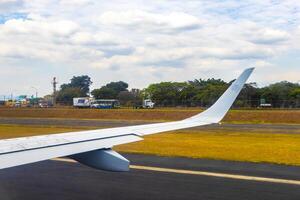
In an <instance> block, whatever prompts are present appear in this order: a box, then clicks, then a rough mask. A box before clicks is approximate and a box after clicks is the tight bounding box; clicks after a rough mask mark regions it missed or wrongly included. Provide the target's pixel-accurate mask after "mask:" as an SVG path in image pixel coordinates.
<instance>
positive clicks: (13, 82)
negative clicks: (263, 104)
mask: <svg viewBox="0 0 300 200" xmlns="http://www.w3.org/2000/svg"><path fill="white" fill-rule="evenodd" d="M0 41H1V42H0V70H1V77H0V95H8V94H13V95H20V94H28V95H30V94H35V92H36V91H37V92H38V94H39V96H43V95H46V94H49V93H51V91H52V87H51V80H52V78H53V77H57V79H58V82H59V84H62V83H66V82H69V80H70V79H71V78H72V77H73V76H78V75H89V76H90V77H91V78H92V81H93V85H92V88H98V87H100V86H102V85H104V84H106V83H108V82H110V81H118V80H123V81H125V82H128V83H129V86H130V87H131V88H144V87H147V86H148V85H149V84H150V83H156V82H161V81H186V80H193V79H199V78H204V79H207V78H212V77H214V78H222V79H223V80H225V81H230V80H232V79H234V78H236V77H237V76H238V74H239V73H240V72H241V71H242V70H243V69H245V68H247V67H255V68H256V69H255V72H254V74H253V76H252V77H251V78H250V80H249V81H250V82H257V84H258V86H260V87H262V86H265V85H268V84H271V83H274V82H278V81H282V80H287V81H291V82H300V45H299V44H300V2H299V0H284V1H281V0H243V1H239V0H184V1H182V0H172V1H171V0H170V1H163V0H157V1H155V0H153V1H142V0H130V1H128V0H127V1H121V0H112V1H102V0H99V1H90V0H0Z"/></svg>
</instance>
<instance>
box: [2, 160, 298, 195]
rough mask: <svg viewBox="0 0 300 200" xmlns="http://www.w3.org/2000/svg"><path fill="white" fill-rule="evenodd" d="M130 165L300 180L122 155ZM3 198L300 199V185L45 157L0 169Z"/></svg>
mask: <svg viewBox="0 0 300 200" xmlns="http://www.w3.org/2000/svg"><path fill="white" fill-rule="evenodd" d="M124 156H125V157H127V158H128V159H130V160H131V163H132V164H134V165H142V166H159V167H165V168H173V169H174V168H175V169H187V170H201V171H208V172H218V173H219V172H222V173H230V174H240V175H247V176H249V175H251V176H259V177H261V176H263V177H269V178H281V179H282V178H283V179H293V180H299V183H300V173H299V172H300V168H299V167H289V166H279V165H270V164H252V163H240V162H229V161H213V160H197V159H188V158H168V157H157V156H145V155H137V154H125V155H124ZM0 195H1V196H0V199H1V200H27V199H28V200H41V199H43V200H48V199H49V200H50V199H51V200H53V199H64V200H65V199H66V200H68V199H70V200H77V199H84V200H100V199H108V200H111V199H116V200H120V199H121V200H122V199H131V200H132V199H137V200H143V199H172V200H177V199H191V200H193V199H195V200H199V199H205V200H207V199H214V200H215V199H222V200H223V199H225V200H226V199H228V200H235V199H238V200H241V199H243V200H247V199H256V200H260V199H261V200H268V199H270V200H277V199H280V200H282V199H285V200H289V199H295V200H299V199H300V185H295V184H284V183H272V182H264V181H253V180H239V179H230V178H223V177H214V176H201V175H190V174H181V173H170V172H157V171H149V170H137V169H131V170H130V172H122V173H118V172H105V171H101V170H95V169H91V168H89V167H86V166H83V165H81V164H79V163H70V162H62V161H51V160H50V161H44V162H39V163H35V164H30V165H26V166H19V167H14V168H10V169H4V170H0Z"/></svg>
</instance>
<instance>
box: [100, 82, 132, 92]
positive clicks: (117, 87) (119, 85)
mask: <svg viewBox="0 0 300 200" xmlns="http://www.w3.org/2000/svg"><path fill="white" fill-rule="evenodd" d="M105 87H107V88H110V89H113V90H114V91H115V92H116V93H117V95H118V94H119V93H120V92H122V91H128V90H127V88H128V83H125V82H123V81H118V82H110V83H108V84H106V85H105Z"/></svg>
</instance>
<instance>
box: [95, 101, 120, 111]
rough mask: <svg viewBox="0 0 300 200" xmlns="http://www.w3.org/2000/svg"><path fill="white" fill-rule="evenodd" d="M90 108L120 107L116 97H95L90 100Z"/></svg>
mask: <svg viewBox="0 0 300 200" xmlns="http://www.w3.org/2000/svg"><path fill="white" fill-rule="evenodd" d="M90 107H91V108H98V109H111V108H118V107H120V102H119V101H118V100H116V99H96V100H93V101H92V102H91V106H90Z"/></svg>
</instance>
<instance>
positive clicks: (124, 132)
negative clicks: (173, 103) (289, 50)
mask: <svg viewBox="0 0 300 200" xmlns="http://www.w3.org/2000/svg"><path fill="white" fill-rule="evenodd" d="M253 69H254V68H249V69H246V70H245V71H244V72H243V73H242V74H241V75H240V76H239V77H238V78H237V79H236V80H235V81H234V82H233V83H232V84H231V86H230V87H229V88H228V89H227V90H226V91H225V92H224V94H223V95H222V96H221V97H220V98H219V99H218V100H217V101H216V103H215V104H214V105H212V106H211V107H210V108H208V109H207V110H205V111H204V112H202V113H199V114H197V115H195V116H193V117H190V118H187V119H184V120H180V121H175V122H165V123H155V124H147V125H135V126H127V127H118V128H108V129H99V130H91V131H79V132H70V133H60V134H52V135H45V136H32V137H23V138H14V139H5V140H0V169H3V168H9V167H13V166H19V165H24V164H28V163H33V162H38V161H42V160H48V159H51V158H56V157H62V156H71V157H76V155H79V156H77V157H80V158H81V160H89V163H91V159H96V158H95V155H96V156H98V157H99V159H100V157H101V156H103V155H104V156H105V159H100V160H101V161H102V160H104V161H105V162H115V161H116V159H119V158H120V155H117V154H116V152H115V153H112V152H106V151H107V150H109V149H111V148H112V147H113V146H115V145H120V144H125V143H130V142H136V141H139V140H142V138H141V136H144V135H148V134H155V133H160V132H165V131H172V130H178V129H184V128H190V127H195V126H202V125H207V124H212V123H218V122H220V121H221V120H222V118H223V117H224V116H225V114H226V113H227V111H228V110H229V109H230V107H231V106H232V104H233V102H234V101H235V99H236V97H237V96H238V94H239V93H240V91H241V89H242V88H243V86H244V84H245V82H246V81H247V79H248V77H249V76H250V75H251V73H252V71H253ZM102 151H103V152H104V153H103V152H102ZM89 152H91V153H89ZM95 152H96V153H95ZM99 152H100V153H99ZM74 155H75V156H74ZM107 155H111V156H113V159H107ZM82 157H84V158H87V159H82ZM123 160H124V158H122V159H121V161H123ZM98 163H99V161H98ZM116 163H120V162H116ZM89 165H90V166H93V164H89ZM106 166H107V165H106ZM128 166H129V164H128ZM96 168H97V167H96ZM98 168H100V169H101V166H100V167H98ZM104 169H105V170H107V167H105V168H104ZM126 169H127V168H126ZM128 169H129V168H128ZM120 171H127V170H120Z"/></svg>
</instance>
